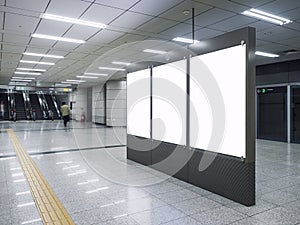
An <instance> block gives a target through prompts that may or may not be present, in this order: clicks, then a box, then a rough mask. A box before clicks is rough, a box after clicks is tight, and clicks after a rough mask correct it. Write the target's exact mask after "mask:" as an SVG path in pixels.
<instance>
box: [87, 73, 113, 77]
mask: <svg viewBox="0 0 300 225" xmlns="http://www.w3.org/2000/svg"><path fill="white" fill-rule="evenodd" d="M84 75H93V76H107V75H108V74H106V73H84Z"/></svg>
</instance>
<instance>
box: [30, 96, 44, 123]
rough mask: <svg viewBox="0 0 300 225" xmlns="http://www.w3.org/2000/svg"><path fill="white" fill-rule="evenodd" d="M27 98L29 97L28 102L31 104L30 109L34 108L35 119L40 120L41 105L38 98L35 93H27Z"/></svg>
mask: <svg viewBox="0 0 300 225" xmlns="http://www.w3.org/2000/svg"><path fill="white" fill-rule="evenodd" d="M29 98H30V104H31V108H32V110H35V118H36V119H37V120H42V119H44V118H43V113H42V110H41V105H40V103H39V99H38V96H37V94H29Z"/></svg>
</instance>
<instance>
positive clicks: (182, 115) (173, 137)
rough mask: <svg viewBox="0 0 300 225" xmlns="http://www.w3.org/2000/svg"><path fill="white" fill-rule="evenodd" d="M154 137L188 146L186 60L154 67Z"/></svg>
mask: <svg viewBox="0 0 300 225" xmlns="http://www.w3.org/2000/svg"><path fill="white" fill-rule="evenodd" d="M152 79H153V99H152V107H153V108H152V112H153V117H152V118H153V123H152V129H153V131H152V137H153V139H155V140H161V141H164V142H169V143H174V144H180V145H186V90H187V88H186V80H187V75H186V60H181V61H177V62H174V63H169V64H166V65H161V66H157V67H154V68H153V72H152Z"/></svg>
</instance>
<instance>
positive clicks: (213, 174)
mask: <svg viewBox="0 0 300 225" xmlns="http://www.w3.org/2000/svg"><path fill="white" fill-rule="evenodd" d="M202 157H203V151H201V150H195V151H194V154H193V157H192V158H191V160H190V161H189V170H188V171H189V183H191V184H194V185H196V186H198V187H201V188H204V189H206V190H209V191H211V192H214V193H216V194H219V195H222V196H224V197H226V198H229V199H231V200H233V201H236V202H239V203H241V204H243V205H246V206H251V205H255V163H254V162H253V163H245V162H242V161H240V160H238V159H236V158H232V157H227V156H224V155H221V154H218V155H217V156H216V157H215V159H214V160H213V161H212V163H211V164H210V166H209V167H208V168H207V169H205V170H204V171H202V172H201V171H199V164H200V160H201V159H202Z"/></svg>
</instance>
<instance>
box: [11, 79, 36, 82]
mask: <svg viewBox="0 0 300 225" xmlns="http://www.w3.org/2000/svg"><path fill="white" fill-rule="evenodd" d="M10 81H20V82H31V81H32V80H25V79H11V80H10Z"/></svg>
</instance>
